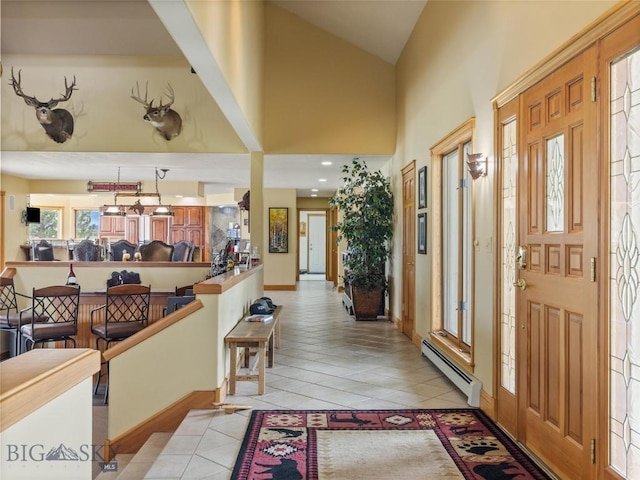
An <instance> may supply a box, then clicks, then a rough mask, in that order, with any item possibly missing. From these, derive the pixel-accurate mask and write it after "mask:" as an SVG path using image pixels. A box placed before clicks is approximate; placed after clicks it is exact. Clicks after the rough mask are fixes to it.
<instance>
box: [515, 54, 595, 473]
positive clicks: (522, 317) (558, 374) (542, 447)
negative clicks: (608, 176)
mask: <svg viewBox="0 0 640 480" xmlns="http://www.w3.org/2000/svg"><path fill="white" fill-rule="evenodd" d="M596 75H597V51H596V48H595V47H593V48H590V49H588V50H586V51H585V52H584V53H582V54H581V55H580V56H578V57H577V58H575V59H573V60H572V61H570V62H569V63H567V64H565V65H564V66H563V67H561V68H559V69H558V70H556V71H555V72H554V73H553V74H551V75H549V76H548V77H546V78H545V79H544V80H542V81H540V82H539V83H538V84H536V85H534V86H533V87H531V88H530V89H529V90H527V91H526V92H525V93H524V94H523V95H522V97H521V103H520V118H521V119H522V121H521V123H522V128H521V133H520V135H521V136H520V152H521V156H520V161H519V162H520V164H519V168H518V178H519V186H518V204H519V227H518V229H519V232H518V244H517V246H521V247H524V250H523V252H526V253H525V255H524V256H523V257H522V259H523V260H522V262H523V264H522V265H519V268H518V269H517V270H516V272H515V281H516V282H517V283H519V287H520V288H518V290H517V292H518V293H517V300H516V301H517V306H516V309H517V320H516V322H517V326H516V329H517V334H516V336H517V345H518V348H517V350H518V353H517V368H518V384H517V400H518V416H519V418H518V423H519V432H518V437H519V439H520V440H521V441H523V442H524V443H525V444H526V446H527V447H528V448H529V449H531V450H532V451H533V452H534V453H535V454H536V455H538V456H539V457H540V458H541V459H542V460H543V461H544V462H545V463H547V464H548V465H549V466H550V467H551V468H552V469H553V470H554V471H555V472H557V473H558V474H559V475H560V476H561V477H562V478H571V479H574V478H580V479H589V478H595V475H596V468H595V465H593V464H592V458H591V448H592V442H594V441H595V439H596V438H597V435H596V434H597V430H596V427H597V421H596V419H597V401H596V399H597V358H598V357H597V313H598V288H597V283H596V281H595V280H596V279H595V274H594V273H593V272H595V269H596V261H597V256H598V175H597V172H598V156H597V150H596V149H597V143H596V139H597V125H596V110H597V108H596V106H597V103H596V102H595V101H594V99H592V86H591V85H592V78H595V76H596ZM524 263H526V265H524Z"/></svg>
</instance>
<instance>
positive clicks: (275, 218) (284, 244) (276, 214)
mask: <svg viewBox="0 0 640 480" xmlns="http://www.w3.org/2000/svg"><path fill="white" fill-rule="evenodd" d="M288 252H289V209H288V208H269V253H288Z"/></svg>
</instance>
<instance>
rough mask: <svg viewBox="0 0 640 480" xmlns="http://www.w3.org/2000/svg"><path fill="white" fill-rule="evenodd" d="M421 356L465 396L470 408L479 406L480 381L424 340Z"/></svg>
mask: <svg viewBox="0 0 640 480" xmlns="http://www.w3.org/2000/svg"><path fill="white" fill-rule="evenodd" d="M422 354H423V355H424V356H425V357H427V358H428V359H429V360H431V362H432V363H433V364H434V365H435V366H436V367H438V368H439V369H440V371H441V372H442V373H443V374H444V375H446V377H447V378H448V379H449V380H451V381H452V382H453V383H454V384H455V386H456V387H458V388H459V389H460V391H461V392H462V393H464V394H465V395H466V396H467V403H468V404H469V405H470V406H471V407H479V406H480V390H482V382H480V380H478V379H477V378H475V377H473V376H471V375H469V374H468V373H467V372H465V371H464V370H462V369H461V368H460V367H458V366H457V365H456V364H455V363H454V362H452V361H451V360H449V358H448V357H447V356H446V355H445V354H444V353H442V352H441V351H440V350H438V349H437V348H436V347H435V346H433V345H432V344H431V343H429V342H427V341H426V340H423V341H422Z"/></svg>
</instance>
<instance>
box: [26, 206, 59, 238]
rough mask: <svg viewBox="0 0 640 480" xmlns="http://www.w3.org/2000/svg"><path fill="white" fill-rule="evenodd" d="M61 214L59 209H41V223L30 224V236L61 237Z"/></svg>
mask: <svg viewBox="0 0 640 480" xmlns="http://www.w3.org/2000/svg"><path fill="white" fill-rule="evenodd" d="M58 229H59V216H58V211H57V210H45V209H41V210H40V223H32V224H30V225H29V237H30V238H59V235H58Z"/></svg>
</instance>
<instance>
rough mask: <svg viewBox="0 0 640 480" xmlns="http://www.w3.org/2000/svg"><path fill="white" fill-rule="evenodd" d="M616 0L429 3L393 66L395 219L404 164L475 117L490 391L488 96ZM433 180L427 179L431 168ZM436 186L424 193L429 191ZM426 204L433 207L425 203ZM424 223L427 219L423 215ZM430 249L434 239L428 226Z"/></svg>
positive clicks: (419, 304)
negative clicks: (482, 160) (483, 164)
mask: <svg viewBox="0 0 640 480" xmlns="http://www.w3.org/2000/svg"><path fill="white" fill-rule="evenodd" d="M612 5H613V2H606V1H604V2H603V1H593V2H578V1H554V2H546V1H529V2H502V1H496V2H489V1H483V2H475V1H467V2H464V1H459V2H458V1H456V2H452V1H429V2H427V4H426V7H425V9H424V11H423V14H422V16H421V18H420V20H419V21H418V23H417V25H416V28H415V30H414V32H413V34H412V35H411V38H410V40H409V42H408V43H407V45H406V47H405V49H404V51H403V53H402V56H401V58H400V61H399V62H398V65H397V68H398V129H399V131H398V145H397V151H396V155H395V158H394V189H395V191H396V192H397V194H396V216H397V218H402V210H401V202H399V199H400V192H401V190H402V175H401V173H400V170H401V168H402V167H403V166H405V165H406V164H408V163H409V162H411V161H412V160H414V159H415V160H416V169H419V168H420V167H422V166H423V165H430V154H429V149H430V147H431V146H432V145H434V144H435V143H436V142H438V141H439V140H440V139H441V138H443V137H444V136H445V135H446V134H447V133H449V132H450V131H452V130H453V129H454V128H456V127H457V126H459V125H461V124H462V123H463V122H465V121H466V120H468V119H469V118H470V117H476V144H475V148H474V150H475V151H476V152H482V153H485V154H486V155H488V157H489V169H490V173H489V176H488V177H484V178H481V179H479V180H477V181H476V182H475V183H474V184H473V188H474V190H475V199H476V217H475V219H476V240H478V242H479V245H478V246H476V250H475V254H476V265H475V284H476V291H475V301H476V305H475V319H476V324H475V325H476V330H475V345H476V356H475V361H476V367H475V375H476V376H477V377H478V378H480V380H482V382H483V388H484V389H485V390H487V391H488V392H491V391H492V367H493V365H492V353H493V351H492V349H493V342H492V338H493V317H492V315H493V309H494V305H493V302H492V298H493V295H494V291H493V287H492V285H493V262H494V259H495V252H494V251H493V248H492V245H493V244H495V240H494V239H493V238H492V236H493V222H494V215H493V195H494V179H493V176H492V174H491V171H492V170H493V159H494V146H493V110H492V103H491V100H492V98H493V97H494V96H495V95H497V94H498V93H499V92H500V91H501V90H503V89H504V88H505V87H507V86H508V85H509V84H510V83H512V82H514V81H515V80H516V79H517V78H518V77H519V76H521V75H523V74H524V73H525V71H526V70H528V69H529V68H531V67H533V66H534V65H535V64H536V63H537V62H539V61H540V60H541V59H542V58H544V57H545V56H546V55H548V54H550V53H551V52H552V51H553V50H554V49H556V48H558V47H559V46H560V45H561V44H562V43H563V42H565V41H567V40H568V39H569V38H570V37H571V36H573V35H574V34H576V33H577V32H578V31H580V30H581V29H582V28H584V27H585V26H586V25H587V24H589V23H591V22H592V21H593V20H594V19H596V18H597V17H598V16H600V15H601V14H602V13H603V12H605V11H606V10H607V9H608V8H610V7H611V6H612ZM428 172H429V179H428V180H429V181H430V182H433V181H434V179H433V178H431V172H432V170H431V168H429V170H428ZM431 191H432V189H430V188H428V192H431ZM428 205H432V200H431V199H428ZM426 211H427V212H428V216H427V218H428V222H431V218H432V215H431V213H432V212H430V211H429V209H427V210H426ZM427 232H428V236H429V238H428V242H429V244H431V243H432V241H433V240H432V239H433V235H434V233H435V232H433V230H432V229H431V228H430V224H429V225H428V227H427ZM401 233H402V231H401V222H398V223H397V230H396V236H395V248H394V252H395V257H394V261H393V276H394V277H395V278H394V284H395V285H396V289H397V290H398V291H396V292H395V294H394V295H393V299H394V304H393V306H392V308H393V312H394V314H395V315H396V316H399V315H400V312H401V299H402V296H401V295H400V294H399V292H400V289H401V288H402V286H401V283H402V278H401V263H402V262H401V252H402V243H401V242H402V236H401ZM432 260H433V258H432V256H431V251H429V253H428V254H427V255H417V257H416V309H415V311H416V330H417V332H418V334H419V335H420V336H422V337H426V336H427V335H428V333H429V321H430V318H429V316H430V315H429V312H430V309H431V302H432V300H431V286H432V278H431V277H430V274H429V272H430V271H431V262H432Z"/></svg>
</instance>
